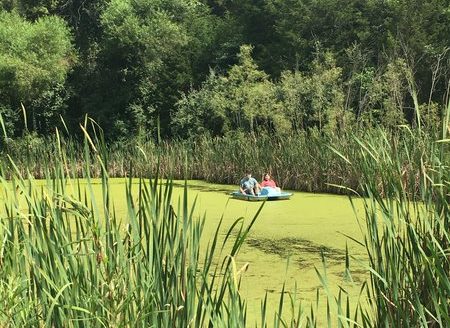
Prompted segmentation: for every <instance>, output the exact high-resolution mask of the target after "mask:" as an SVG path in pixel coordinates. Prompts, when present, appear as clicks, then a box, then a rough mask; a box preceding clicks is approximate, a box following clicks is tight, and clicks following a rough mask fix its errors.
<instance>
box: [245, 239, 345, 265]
mask: <svg viewBox="0 0 450 328" xmlns="http://www.w3.org/2000/svg"><path fill="white" fill-rule="evenodd" d="M247 244H248V245H249V246H250V247H254V248H256V249H258V250H260V251H263V252H264V253H268V254H276V255H279V256H280V257H282V258H288V257H290V258H291V259H294V260H295V261H296V262H297V263H298V264H300V265H305V264H311V263H317V260H316V259H317V257H320V256H321V254H323V255H324V256H325V258H326V260H327V261H331V262H338V263H345V251H343V250H341V249H337V248H332V247H327V246H324V245H320V244H316V243H314V242H313V241H311V240H307V239H301V238H282V239H270V238H260V237H258V238H255V237H249V238H247Z"/></svg>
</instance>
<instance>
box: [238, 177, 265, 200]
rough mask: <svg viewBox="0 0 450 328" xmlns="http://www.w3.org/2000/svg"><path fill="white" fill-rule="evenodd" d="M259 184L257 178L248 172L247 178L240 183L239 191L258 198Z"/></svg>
mask: <svg viewBox="0 0 450 328" xmlns="http://www.w3.org/2000/svg"><path fill="white" fill-rule="evenodd" d="M259 189H260V186H259V183H258V181H256V179H255V178H253V177H252V174H251V173H250V172H247V174H246V175H245V177H243V178H242V179H241V182H240V183H239V190H240V191H241V193H242V194H247V195H253V196H256V195H258V194H259Z"/></svg>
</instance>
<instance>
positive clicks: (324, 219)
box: [39, 179, 368, 326]
mask: <svg viewBox="0 0 450 328" xmlns="http://www.w3.org/2000/svg"><path fill="white" fill-rule="evenodd" d="M109 182H110V189H109V191H110V197H111V201H112V204H114V209H115V213H116V216H117V218H119V220H125V219H124V218H126V217H127V208H126V206H127V205H126V200H125V198H126V197H125V194H126V187H125V186H126V180H125V179H110V180H109ZM133 182H135V184H134V185H133V189H134V190H133V193H135V192H136V193H137V189H138V186H137V183H138V180H133ZM39 183H40V182H39ZM84 183H85V182H84V181H83V182H82V183H81V185H83V184H84ZM42 184H45V182H44V181H43V182H42ZM91 186H92V187H93V192H94V195H95V197H96V198H97V195H98V198H97V200H101V192H102V191H101V190H102V187H101V183H100V181H98V180H94V181H93V183H92V184H91ZM183 187H184V181H174V193H173V201H172V203H173V206H174V207H175V208H176V207H177V204H178V202H179V200H180V199H181V198H182V195H183ZM236 189H237V186H230V185H220V184H210V183H206V182H203V181H188V197H189V202H190V203H191V204H192V203H193V201H194V199H196V207H195V212H194V213H195V215H194V216H195V217H196V218H199V219H200V218H202V217H203V216H204V217H205V218H206V219H205V226H204V232H203V236H202V238H203V242H204V244H203V246H204V247H206V245H207V243H208V242H209V241H210V240H211V239H212V237H213V236H214V233H215V231H216V228H217V226H218V224H219V222H220V220H221V219H222V221H223V222H222V226H221V230H220V236H221V238H224V236H225V235H226V233H227V232H228V230H229V228H230V227H231V225H232V224H233V223H234V222H235V221H236V220H237V219H238V218H240V217H243V218H244V224H245V225H248V224H249V223H250V222H251V220H252V219H253V217H254V216H255V214H256V213H257V211H258V209H259V208H260V206H261V205H263V208H262V211H261V213H260V215H259V217H258V218H257V220H256V222H255V224H254V226H253V227H252V229H251V231H250V234H249V236H248V238H247V240H246V242H245V244H244V246H243V248H242V249H241V251H240V252H239V254H238V256H237V258H236V263H237V266H238V269H239V268H241V267H243V266H244V265H247V264H248V267H247V270H246V271H245V273H244V274H243V276H242V283H241V288H240V292H241V295H242V296H243V298H244V299H245V300H246V304H247V312H248V321H247V323H248V325H249V326H254V324H255V323H256V321H258V323H260V322H259V317H260V312H261V301H262V300H263V299H264V297H265V295H266V293H267V300H268V305H267V308H268V312H269V314H270V315H269V318H271V317H272V313H274V311H275V310H276V309H278V305H279V300H280V296H281V291H282V289H283V285H284V284H285V291H286V292H290V293H291V295H295V297H296V299H297V300H300V301H301V303H302V307H303V308H304V310H305V312H306V313H309V306H310V305H311V304H314V306H315V303H316V299H317V295H319V296H320V303H319V305H318V309H317V310H316V315H317V316H318V317H319V318H320V321H319V322H322V321H323V322H325V321H326V294H325V292H324V289H323V288H322V285H321V281H320V279H319V276H318V273H317V272H316V269H317V270H318V272H319V273H320V274H324V269H323V265H322V259H321V254H323V255H324V257H325V259H326V277H327V281H328V285H329V290H330V292H331V294H332V295H333V296H337V294H338V291H339V288H342V289H343V290H345V292H346V293H347V294H348V295H349V298H350V304H351V306H352V311H354V309H355V307H356V304H357V302H358V299H359V296H360V295H359V294H360V290H361V286H362V283H363V282H364V281H365V280H366V279H367V277H368V273H367V270H366V268H365V266H366V265H367V263H366V262H367V256H366V253H365V249H364V248H363V247H362V246H361V245H358V244H357V243H356V242H354V241H352V240H351V239H350V238H348V237H347V236H350V237H351V238H354V239H356V240H359V241H361V240H362V231H361V229H364V228H361V227H360V226H359V224H358V219H357V218H359V221H360V223H361V224H362V227H364V223H363V217H364V210H363V204H362V200H360V199H354V202H353V204H354V207H352V205H351V203H350V201H349V199H348V197H346V196H336V195H329V194H312V193H302V192H295V191H294V192H293V195H292V197H291V199H290V200H281V201H268V202H266V203H264V204H263V203H262V202H247V201H243V200H237V199H232V198H231V197H230V193H231V192H232V191H235V190H236ZM71 190H72V191H71ZM67 191H68V193H72V194H76V187H74V186H73V185H72V186H70V185H69V186H68V187H67ZM180 202H181V201H180ZM346 247H348V252H349V254H350V256H351V260H350V273H351V277H350V276H349V275H348V274H347V272H346ZM227 250H228V249H225V254H222V258H223V256H225V255H226V252H227ZM318 290H319V293H317V291H318ZM284 302H285V306H287V307H288V306H289V298H288V295H285V299H284ZM287 310H288V309H285V310H284V313H285V314H286V312H288V311H287ZM332 312H334V313H336V311H333V310H332Z"/></svg>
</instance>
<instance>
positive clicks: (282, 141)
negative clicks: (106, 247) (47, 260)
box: [0, 128, 437, 193]
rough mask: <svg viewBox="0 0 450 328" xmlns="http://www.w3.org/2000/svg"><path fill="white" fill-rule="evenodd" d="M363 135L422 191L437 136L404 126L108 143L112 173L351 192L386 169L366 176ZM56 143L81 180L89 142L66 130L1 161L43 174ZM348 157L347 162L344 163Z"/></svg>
mask: <svg viewBox="0 0 450 328" xmlns="http://www.w3.org/2000/svg"><path fill="white" fill-rule="evenodd" d="M364 140H372V141H373V143H374V144H373V145H372V146H373V147H375V148H378V147H384V144H383V143H387V144H389V145H392V146H393V147H390V148H389V151H391V153H389V156H391V157H394V156H395V157H396V158H397V159H398V161H399V162H401V163H402V171H401V172H400V174H401V175H402V176H403V179H405V180H408V190H409V191H410V192H413V193H416V192H418V191H419V190H418V183H417V182H413V181H412V180H416V181H417V179H418V176H419V175H420V171H421V169H420V165H418V163H420V159H421V157H423V156H434V155H433V154H430V153H429V152H427V150H428V149H431V144H432V142H433V141H432V140H433V137H432V136H430V135H428V134H425V133H421V132H420V131H413V132H412V131H411V130H409V129H407V128H400V129H399V130H398V131H396V132H395V133H392V132H390V133H386V132H384V131H383V130H381V129H370V130H367V131H356V132H351V133H343V134H342V135H332V136H327V135H323V134H320V133H318V132H317V131H310V132H309V133H301V134H297V135H292V136H285V137H271V136H267V135H260V136H256V135H244V134H240V133H236V134H234V135H229V136H225V137H222V138H211V137H199V138H197V139H196V140H178V141H177V140H175V141H162V142H159V143H155V142H153V141H139V140H130V141H127V142H121V143H115V144H112V145H109V146H108V147H107V156H108V168H107V170H108V176H109V177H130V176H135V177H139V176H154V175H155V173H156V172H157V171H158V172H160V174H161V176H162V177H170V178H174V179H184V178H187V179H200V180H206V181H209V182H214V183H227V184H237V183H238V182H239V180H240V179H241V178H242V176H243V174H244V173H245V171H246V170H251V171H252V172H253V175H254V176H255V177H256V178H257V179H260V178H261V176H262V174H263V173H264V172H271V174H272V175H273V176H274V177H275V179H276V181H277V183H278V184H279V185H280V186H281V187H282V188H284V189H291V190H299V191H307V192H329V193H348V189H353V190H358V191H362V183H363V182H364V181H361V180H362V179H363V178H365V179H370V180H378V176H379V172H378V170H383V168H382V166H381V165H380V166H377V167H375V168H370V170H371V171H370V174H369V172H366V173H365V174H362V170H365V169H366V168H363V167H360V166H359V163H362V162H364V158H363V157H362V155H361V153H360V152H358V151H357V149H358V148H360V147H361V141H364ZM401 143H408V144H409V147H408V148H407V150H405V148H402V147H396V145H399V144H401ZM56 144H60V145H61V151H63V152H64V153H65V156H66V157H67V158H69V159H70V161H68V162H69V163H70V166H71V167H67V168H66V171H65V174H66V175H68V176H72V177H82V176H83V169H85V168H84V163H83V162H84V159H83V158H84V156H85V154H84V149H83V146H82V143H80V142H76V141H74V140H73V139H71V138H70V137H63V136H60V135H55V136H53V137H48V138H45V139H37V140H35V141H34V142H33V140H31V141H27V139H26V138H25V139H22V140H20V141H17V142H15V143H14V142H11V143H10V145H9V146H8V147H5V148H4V149H3V151H2V153H3V156H1V158H2V159H1V160H0V161H3V162H4V164H3V165H6V166H7V165H9V164H8V157H7V156H6V155H5V154H7V155H8V156H10V157H11V158H12V159H13V161H14V162H15V163H16V164H17V167H19V170H21V173H22V174H25V173H27V172H29V173H30V174H32V175H33V176H34V177H36V178H43V177H44V176H45V171H46V170H47V168H48V167H55V165H56V163H55V158H56V156H55V155H56V153H57V149H55V145H56ZM435 151H437V149H436V150H435ZM91 155H92V154H91ZM343 158H346V159H347V162H346V161H342V159H343ZM5 160H6V161H5ZM425 160H426V161H428V159H427V158H425ZM349 162H351V163H352V165H351V166H349V165H348V164H349ZM100 167H101V164H100V163H98V161H97V158H96V157H95V156H93V160H92V164H91V167H90V168H89V171H90V174H91V176H92V177H100V176H101V170H100V169H99V168H100ZM336 186H345V187H346V188H337V187H336ZM380 188H381V185H380ZM379 191H380V192H381V193H383V192H384V191H383V190H381V189H379Z"/></svg>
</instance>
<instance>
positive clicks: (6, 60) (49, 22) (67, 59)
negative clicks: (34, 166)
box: [0, 12, 75, 131]
mask: <svg viewBox="0 0 450 328" xmlns="http://www.w3.org/2000/svg"><path fill="white" fill-rule="evenodd" d="M74 60H75V55H74V49H73V46H72V44H71V36H70V33H69V30H68V28H67V25H66V24H65V22H64V21H63V20H61V19H60V18H58V17H54V16H49V17H44V18H41V19H38V20H37V21H36V22H35V23H30V22H28V21H25V20H24V19H22V18H21V17H20V16H19V15H17V14H15V13H7V12H0V104H1V107H2V108H3V111H7V112H8V114H7V115H6V116H8V117H10V118H11V119H14V116H15V117H16V120H17V116H18V115H19V114H15V115H13V114H12V113H16V112H17V111H19V110H20V108H21V104H23V105H24V107H25V109H26V110H27V112H28V115H29V117H28V121H29V122H30V123H32V125H31V126H30V127H33V128H34V129H38V130H44V131H46V129H48V128H50V126H51V124H50V122H49V120H50V121H51V120H52V119H55V118H56V117H58V115H59V114H62V113H63V111H64V108H65V107H64V105H63V103H64V98H65V95H64V92H61V86H62V85H64V83H65V81H66V77H67V74H68V72H69V70H70V69H71V67H72V66H73V63H74ZM50 94H53V96H52V97H50V98H49V95H50ZM40 99H47V100H49V99H52V101H53V102H54V104H58V106H54V107H52V106H48V105H49V104H45V103H43V102H42V101H40ZM50 107H52V109H50ZM44 117H45V119H44Z"/></svg>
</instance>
